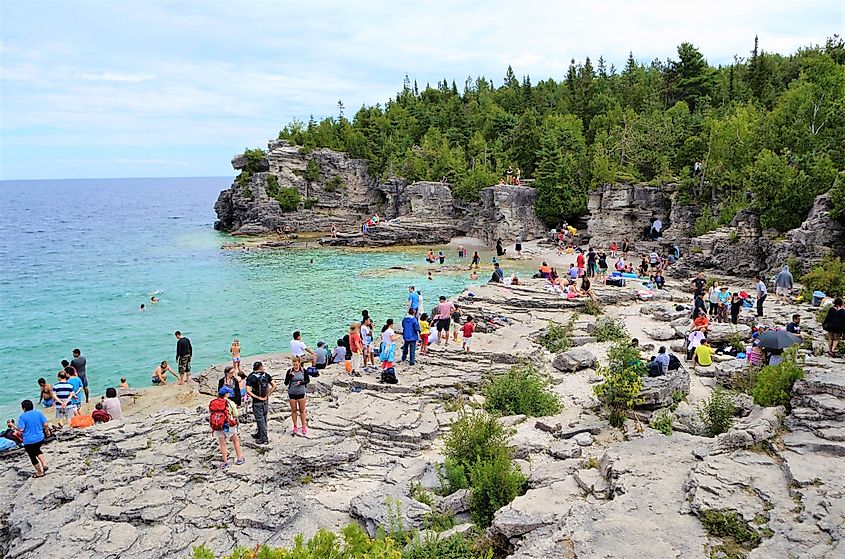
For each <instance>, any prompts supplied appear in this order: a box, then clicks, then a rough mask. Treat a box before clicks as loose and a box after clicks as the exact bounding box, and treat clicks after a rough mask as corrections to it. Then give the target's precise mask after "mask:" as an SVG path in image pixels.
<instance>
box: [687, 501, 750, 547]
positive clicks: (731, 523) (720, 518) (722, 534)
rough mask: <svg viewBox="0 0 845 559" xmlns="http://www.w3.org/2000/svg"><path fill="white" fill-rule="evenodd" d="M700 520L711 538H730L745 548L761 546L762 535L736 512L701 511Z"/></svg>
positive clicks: (723, 510) (727, 510)
mask: <svg viewBox="0 0 845 559" xmlns="http://www.w3.org/2000/svg"><path fill="white" fill-rule="evenodd" d="M698 519H699V520H700V521H701V524H702V525H703V526H704V529H705V530H707V533H708V534H710V535H711V536H716V537H717V538H730V539H731V540H733V541H734V542H736V543H737V544H739V545H741V546H743V547H745V548H754V547H757V546H758V545H759V544H760V534H759V533H757V531H756V530H754V528H752V527H751V526H750V525H749V524H748V522H746V521H745V520H743V518H742V516H740V515H739V513H737V512H736V511H733V510H730V509H722V510H716V509H707V510H703V511H701V513H700V514H699V515H698Z"/></svg>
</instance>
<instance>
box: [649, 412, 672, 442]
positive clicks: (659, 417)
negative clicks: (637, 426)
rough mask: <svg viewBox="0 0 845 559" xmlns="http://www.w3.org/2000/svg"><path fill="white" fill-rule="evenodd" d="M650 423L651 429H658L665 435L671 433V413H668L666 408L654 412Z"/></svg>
mask: <svg viewBox="0 0 845 559" xmlns="http://www.w3.org/2000/svg"><path fill="white" fill-rule="evenodd" d="M649 425H651V428H652V429H655V430H657V431H660V432H661V433H663V434H664V435H666V436H669V435H671V434H672V427H673V425H672V414H670V413H669V412H668V411H667V410H665V409H663V410H660V411H659V412H657V413H655V414H654V415H653V416H652V417H651V423H649Z"/></svg>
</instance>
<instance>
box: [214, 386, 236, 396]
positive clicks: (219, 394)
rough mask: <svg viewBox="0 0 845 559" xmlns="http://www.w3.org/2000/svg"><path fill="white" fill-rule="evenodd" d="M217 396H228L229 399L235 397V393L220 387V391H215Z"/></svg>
mask: <svg viewBox="0 0 845 559" xmlns="http://www.w3.org/2000/svg"><path fill="white" fill-rule="evenodd" d="M217 395H218V396H226V395H228V396H229V397H230V398H231V397H233V396H234V395H235V391H234V390H232V389H231V388H229V387H228V386H222V387H220V390H218V391H217Z"/></svg>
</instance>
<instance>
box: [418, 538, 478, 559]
mask: <svg viewBox="0 0 845 559" xmlns="http://www.w3.org/2000/svg"><path fill="white" fill-rule="evenodd" d="M479 547H482V546H480V545H477V544H476V543H474V542H472V541H471V540H469V539H467V538H466V537H465V536H464V535H462V534H455V535H454V536H451V537H449V538H445V539H441V538H439V537H438V536H436V535H434V534H429V535H428V536H427V537H425V538H422V539H420V538H417V539H415V540H414V541H412V542H411V543H410V545H408V547H406V548H405V550H404V551H403V552H402V559H492V557H493V550H492V549H489V548H488V549H479Z"/></svg>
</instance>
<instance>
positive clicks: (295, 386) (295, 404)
mask: <svg viewBox="0 0 845 559" xmlns="http://www.w3.org/2000/svg"><path fill="white" fill-rule="evenodd" d="M309 380H310V379H309V377H308V374H307V373H306V372H305V370H304V369H303V368H302V361H300V360H299V358H298V357H294V358H293V363H292V364H291V368H290V369H288V372H287V373H286V374H285V386H287V387H288V401H289V402H290V418H291V421H292V422H293V431H292V432H291V435H293V436H296V435H299V434H300V432H299V427H298V426H297V424H296V420H297V418H299V419H300V424H301V425H302V436H303V437H307V436H308V424H307V423H306V422H305V420H306V417H305V404H306V402H307V398H306V395H307V393H308V381H309Z"/></svg>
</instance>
